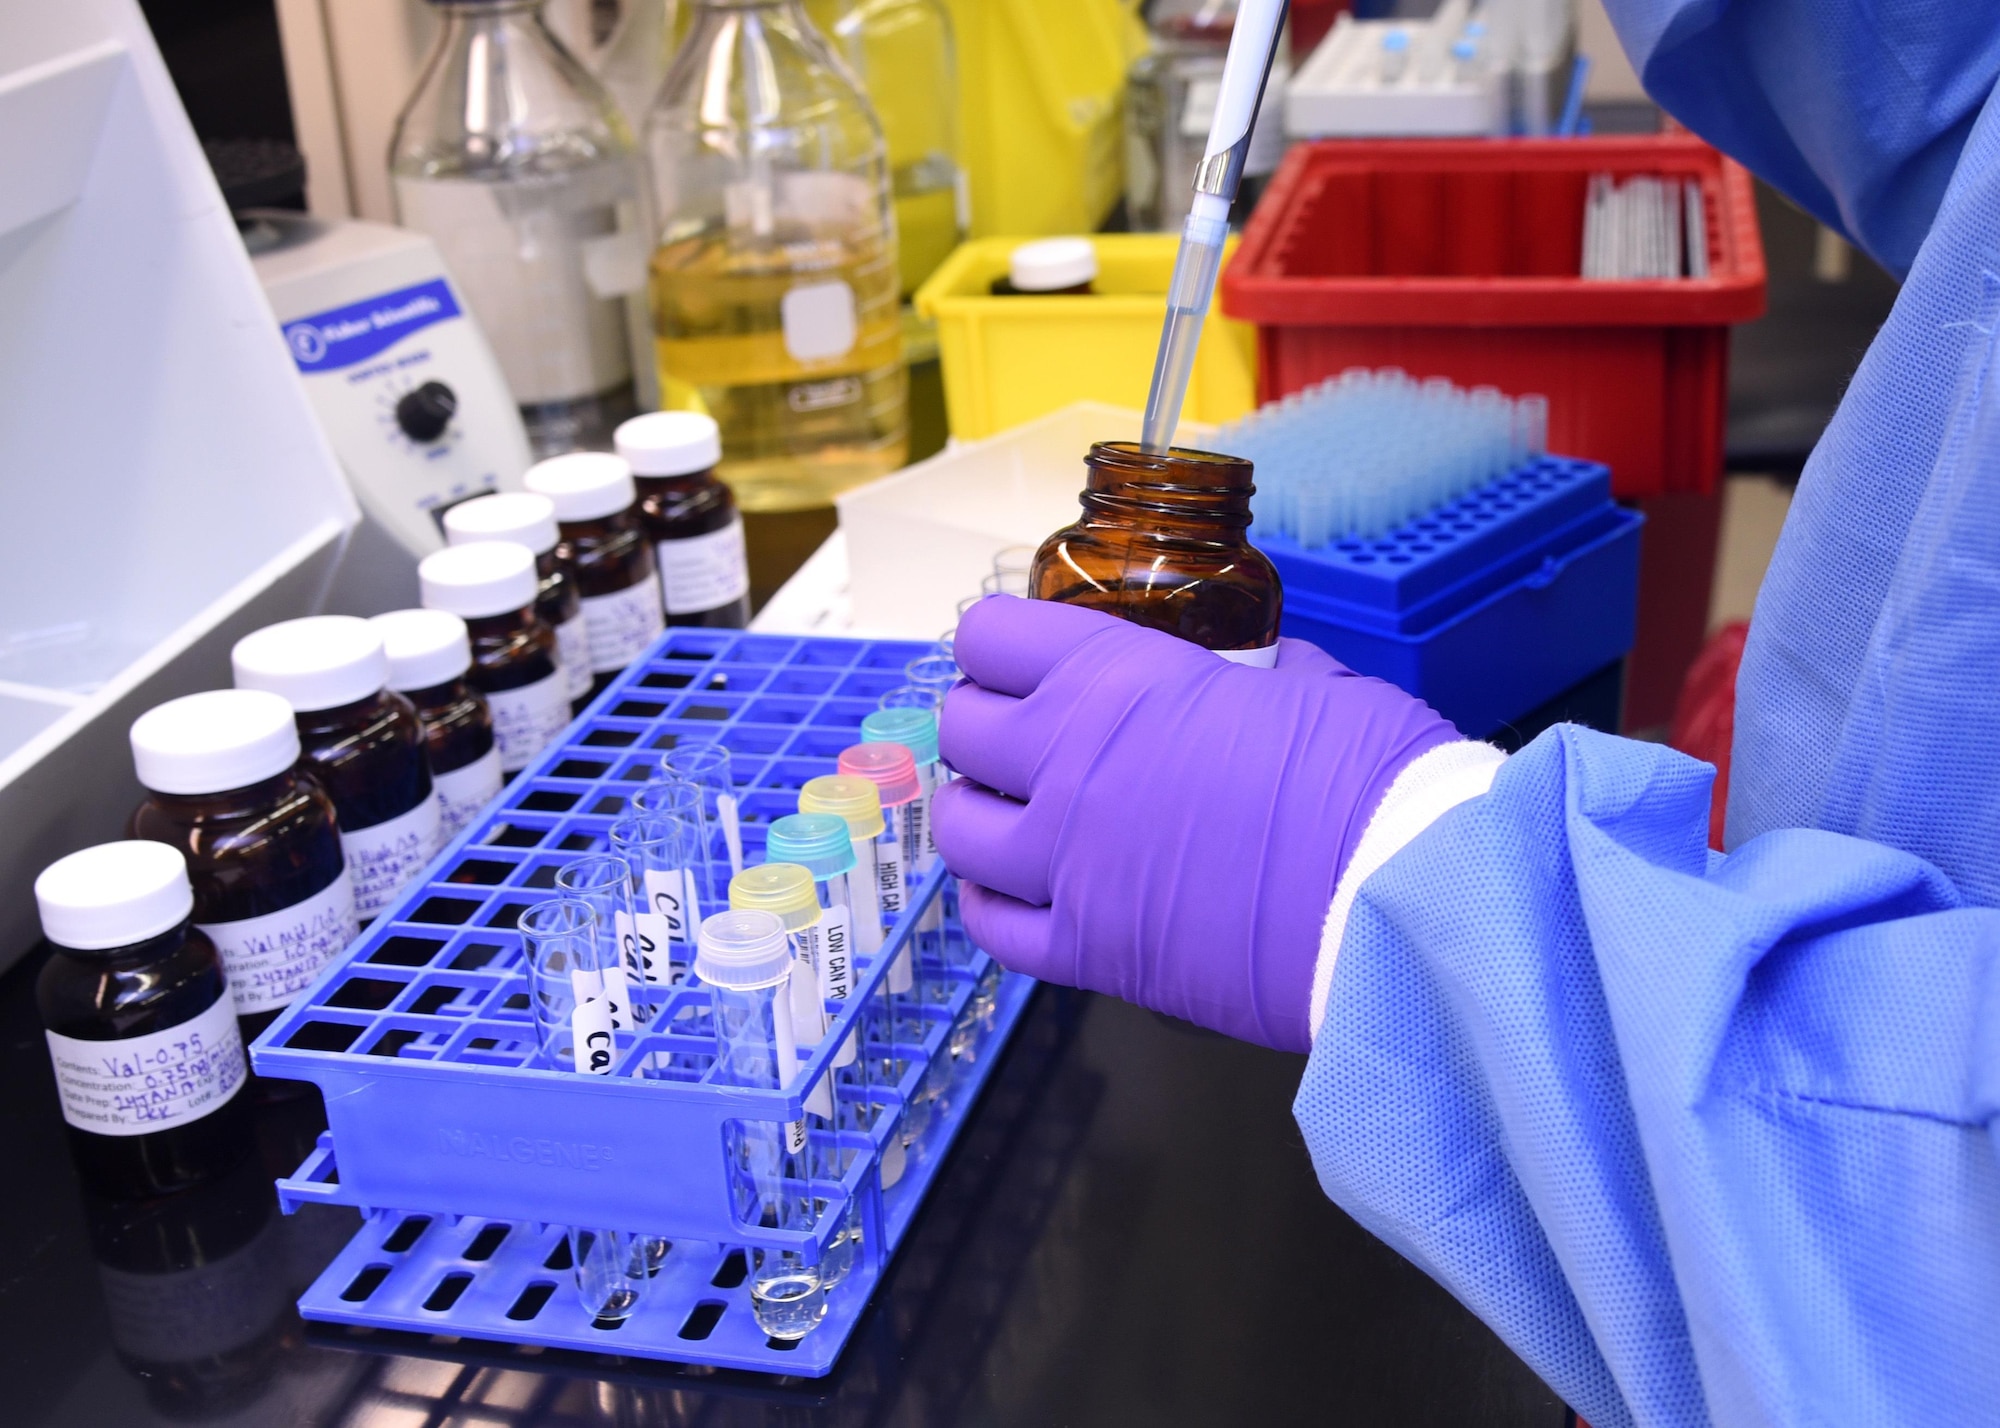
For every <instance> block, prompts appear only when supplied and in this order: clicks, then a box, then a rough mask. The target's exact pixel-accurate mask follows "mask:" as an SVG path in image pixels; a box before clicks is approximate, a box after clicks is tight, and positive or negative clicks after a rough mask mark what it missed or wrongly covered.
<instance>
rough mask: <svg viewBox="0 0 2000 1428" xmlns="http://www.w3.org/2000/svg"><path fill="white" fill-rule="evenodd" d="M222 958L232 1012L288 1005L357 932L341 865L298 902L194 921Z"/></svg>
mask: <svg viewBox="0 0 2000 1428" xmlns="http://www.w3.org/2000/svg"><path fill="white" fill-rule="evenodd" d="M195 926H197V927H199V928H200V929H201V930H202V931H203V932H205V933H207V934H208V940H209V941H211V942H213V943H214V944H215V950H216V951H217V952H218V953H220V954H221V956H222V970H223V974H224V976H225V977H226V979H227V980H228V982H229V993H230V997H231V999H232V1000H233V1001H234V1002H235V1004H236V1014H237V1015H238V1016H249V1015H251V1014H252V1013H254V1012H263V1011H271V1010H273V1009H274V1008H277V1007H282V1006H290V1005H291V1002H292V998H293V997H296V996H297V995H298V994H299V993H300V992H302V991H304V990H305V989H306V986H307V984H308V983H310V982H311V981H312V979H313V978H314V977H317V976H318V975H319V969H320V968H322V967H324V966H325V965H326V964H327V963H328V962H330V961H332V960H333V958H334V955H335V954H336V953H338V952H339V951H340V950H341V949H342V948H343V947H345V946H346V945H347V944H348V943H350V942H352V941H353V940H354V939H355V938H356V937H357V936H359V935H360V932H361V922H360V919H359V918H358V917H357V916H356V915H355V911H354V884H353V883H352V882H350V881H349V880H348V876H347V869H346V868H345V867H343V868H341V870H340V872H339V874H338V875H337V876H336V877H335V878H334V880H333V881H332V882H330V883H328V884H327V885H326V886H325V887H323V888H321V889H320V890H319V891H318V892H316V893H314V894H313V895H312V896H311V897H309V898H307V899H305V901H303V902H295V903H293V904H292V905H291V906H290V907H286V908H280V909H279V910H278V911H276V912H267V913H265V914H264V915H263V916H261V917H245V918H239V919H238V920H237V921H235V922H198V923H196V924H195Z"/></svg>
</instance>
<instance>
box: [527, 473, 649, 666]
mask: <svg viewBox="0 0 2000 1428" xmlns="http://www.w3.org/2000/svg"><path fill="white" fill-rule="evenodd" d="M526 479H527V485H528V489H529V490H530V491H532V492H534V493H535V494H536V495H538V496H546V497H548V498H549V500H551V501H553V502H554V503H555V508H556V525H557V527H558V529H560V530H561V532H562V544H563V547H564V549H565V550H566V552H567V554H568V555H569V558H570V561H571V563H572V564H573V565H574V566H575V568H576V581H577V593H578V594H579V595H580V596H581V597H582V599H583V625H584V629H585V630H586V631H587V632H588V633H589V636H590V672H591V690H590V692H591V693H592V694H593V695H595V694H598V693H601V692H602V691H603V689H604V686H605V685H607V684H609V683H610V682H611V679H612V676H613V675H615V674H617V673H618V671H620V670H621V669H623V668H625V666H626V665H628V664H630V663H631V662H632V661H633V660H635V659H637V658H638V657H639V656H640V655H642V654H644V653H645V652H646V650H647V648H648V647H649V646H650V645H651V644H652V643H653V641H654V640H655V639H657V638H658V637H659V634H660V631H661V630H663V629H665V628H666V608H665V606H663V605H662V604H661V603H660V576H659V572H658V571H657V570H656V569H655V568H654V566H653V546H652V542H651V541H650V540H648V539H647V536H646V530H645V527H644V526H643V525H642V524H641V523H640V519H639V491H638V487H637V486H635V485H634V484H633V481H632V468H631V467H630V466H628V465H626V464H625V458H624V457H622V456H614V455H612V454H611V453H610V452H608V451H574V452H571V453H570V454H569V455H567V456H556V457H551V458H550V459H549V460H547V461H539V462H536V463H535V464H534V465H533V466H530V467H529V468H528V475H527V478H526Z"/></svg>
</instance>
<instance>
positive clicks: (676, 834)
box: [611, 813, 697, 986]
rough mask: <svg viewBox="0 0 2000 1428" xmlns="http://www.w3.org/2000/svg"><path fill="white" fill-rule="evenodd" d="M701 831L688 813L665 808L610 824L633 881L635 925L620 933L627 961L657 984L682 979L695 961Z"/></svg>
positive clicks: (672, 983) (676, 982)
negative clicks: (696, 850)
mask: <svg viewBox="0 0 2000 1428" xmlns="http://www.w3.org/2000/svg"><path fill="white" fill-rule="evenodd" d="M696 836H697V835H696V831H695V830H694V829H693V828H691V827H690V826H689V825H688V822H687V820H686V819H684V818H676V817H674V816H673V815H671V814H666V813H642V814H640V815H638V816H636V817H631V818H621V819H619V820H618V821H617V822H616V823H614V824H612V825H611V851H612V852H613V853H615V854H616V855H617V856H618V857H620V858H623V859H624V860H625V867H626V869H627V871H628V872H629V873H630V875H631V883H632V913H633V925H632V927H631V928H630V929H629V931H627V932H621V935H620V943H621V945H625V946H626V955H625V963H626V965H627V966H628V967H631V966H636V967H638V968H640V969H641V971H642V973H643V975H644V977H645V980H646V982H647V983H648V984H649V985H652V986H677V985H679V984H680V983H681V982H683V981H685V980H687V973H688V967H689V965H690V964H691V963H692V962H693V961H694V933H695V918H694V908H695V902H696V896H695V872H694V840H695V837H696ZM628 936H629V937H630V938H631V942H630V944H629V945H626V943H625V939H626V937H628Z"/></svg>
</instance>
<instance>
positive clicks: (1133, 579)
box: [1030, 441, 1284, 669]
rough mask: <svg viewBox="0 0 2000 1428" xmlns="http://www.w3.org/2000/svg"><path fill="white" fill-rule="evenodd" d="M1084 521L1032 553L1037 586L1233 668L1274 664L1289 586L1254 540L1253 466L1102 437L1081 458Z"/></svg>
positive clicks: (1036, 593)
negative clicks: (1285, 587) (1171, 638)
mask: <svg viewBox="0 0 2000 1428" xmlns="http://www.w3.org/2000/svg"><path fill="white" fill-rule="evenodd" d="M1085 465H1086V467H1087V468H1088V475H1087V477H1086V479H1085V482H1084V488H1083V493H1082V495H1081V497H1080V498H1079V499H1080V500H1081V501H1082V504H1083V519H1082V520H1080V521H1078V522H1077V523H1076V524H1075V525H1073V526H1065V527H1064V528H1063V529H1062V530H1059V531H1057V532H1056V533H1055V534H1054V535H1052V536H1050V537H1049V538H1048V539H1047V540H1045V541H1043V542H1042V546H1041V549H1040V550H1038V551H1037V552H1036V553H1035V568H1034V572H1033V574H1032V575H1031V576H1030V587H1031V588H1030V593H1031V594H1032V595H1033V597H1034V598H1035V599H1038V600H1062V601H1067V602H1068V603H1070V604H1073V605H1088V606H1089V607H1090V608H1091V609H1093V610H1102V611H1104V612H1105V613H1106V614H1108V615H1116V616H1118V617H1119V618H1120V619H1125V620H1130V621H1131V622H1132V623H1133V624H1135V625H1145V626H1147V627H1149V628H1151V629H1155V630H1164V631H1165V632H1166V633H1168V634H1170V635H1178V636H1179V637H1180V638H1182V639H1184V640H1188V641H1191V642H1193V643H1194V644H1198V645H1200V646H1202V647H1203V648H1204V649H1210V650H1214V651H1215V652H1216V653H1217V654H1219V655H1221V656H1222V657H1223V658H1224V659H1226V660H1232V661H1234V662H1235V663H1237V664H1248V665H1256V666H1258V667H1260V668H1264V669H1268V668H1270V667H1271V666H1272V665H1273V664H1275V663H1277V659H1278V620H1279V617H1280V616H1281V615H1282V614H1283V613H1284V591H1283V588H1282V587H1281V586H1280V584H1279V582H1278V572H1277V571H1276V570H1275V569H1274V568H1273V567H1272V565H1271V562H1270V561H1269V560H1267V559H1265V557H1264V553H1263V552H1262V551H1260V550H1258V549H1257V547H1255V546H1254V545H1252V544H1250V540H1249V537H1248V535H1247V534H1246V532H1248V530H1249V529H1250V496H1251V493H1252V492H1254V491H1255V490H1256V489H1257V488H1256V487H1255V486H1253V485H1251V483H1250V478H1251V474H1252V472H1251V466H1250V463H1249V462H1247V461H1245V460H1243V459H1242V458H1241V457H1238V456H1218V455H1216V454H1215V453H1213V452H1208V451H1190V450H1188V449H1186V448H1184V447H1179V446H1177V447H1175V448H1173V449H1172V450H1171V451H1169V452H1166V453H1165V454H1157V453H1154V452H1149V451H1143V450H1141V449H1140V447H1139V444H1138V443H1137V442H1135V441H1100V442H1098V443H1097V444H1096V445H1095V446H1093V447H1091V448H1090V455H1089V456H1088V457H1087V458H1086V459H1085Z"/></svg>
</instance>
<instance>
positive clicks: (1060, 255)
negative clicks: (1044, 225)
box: [993, 238, 1097, 297]
mask: <svg viewBox="0 0 2000 1428" xmlns="http://www.w3.org/2000/svg"><path fill="white" fill-rule="evenodd" d="M1096 281H1097V249H1096V248H1094V247H1092V246H1091V242H1090V240H1089V239H1088V238H1038V239H1036V240H1035V241H1034V242H1032V243H1023V244H1022V245H1021V246H1020V247H1018V248H1016V249H1015V250H1014V251H1013V252H1011V253H1009V254H1008V255H1007V276H1006V277H1004V278H996V279H994V282H993V292H994V294H995V296H998V297H1007V296H1012V295H1016V294H1018V295H1021V296H1027V295H1030V294H1033V295H1035V296H1037V297H1087V296H1088V295H1089V294H1090V292H1091V284H1092V283H1094V282H1096Z"/></svg>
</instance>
